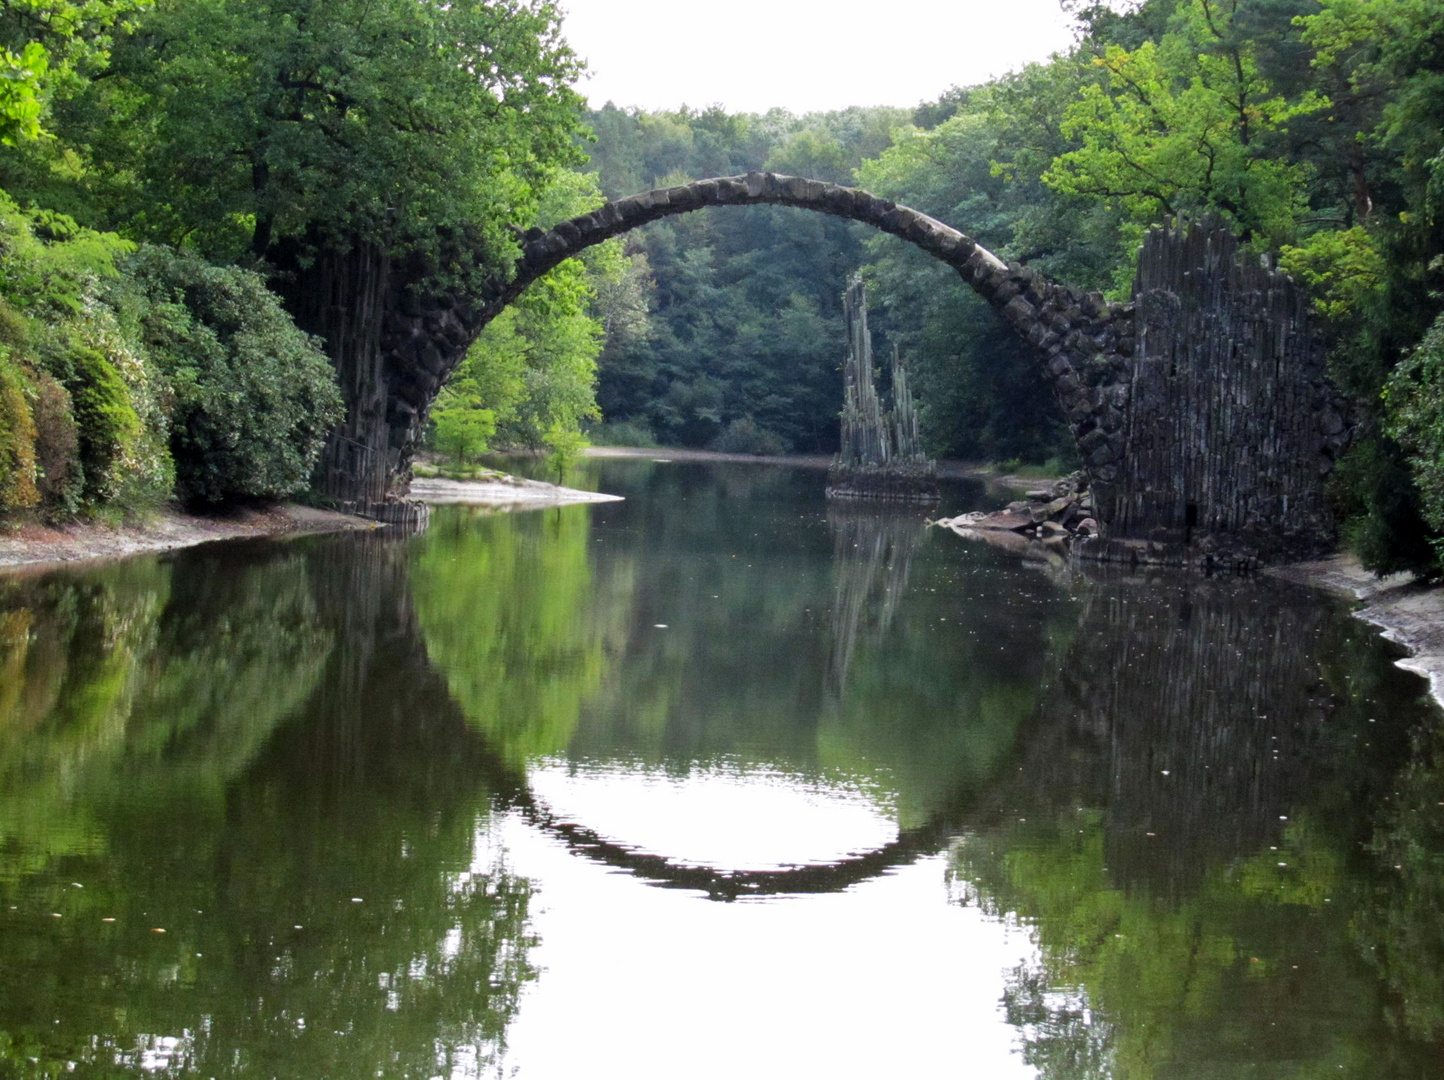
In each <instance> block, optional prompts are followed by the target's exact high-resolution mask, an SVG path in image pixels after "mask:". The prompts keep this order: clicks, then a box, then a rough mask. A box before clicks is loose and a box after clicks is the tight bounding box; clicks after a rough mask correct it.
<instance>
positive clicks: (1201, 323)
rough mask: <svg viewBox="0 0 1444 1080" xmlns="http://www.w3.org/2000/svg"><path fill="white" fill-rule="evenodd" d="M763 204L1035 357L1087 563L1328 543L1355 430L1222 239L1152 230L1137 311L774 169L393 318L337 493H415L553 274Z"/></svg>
mask: <svg viewBox="0 0 1444 1080" xmlns="http://www.w3.org/2000/svg"><path fill="white" fill-rule="evenodd" d="M753 204H773V205H780V206H791V207H797V208H800V209H804V210H812V211H816V212H820V213H824V214H831V215H834V216H837V217H845V218H850V219H852V220H854V221H860V222H863V223H864V224H867V225H871V226H873V227H874V228H877V229H880V230H881V231H883V232H887V233H891V234H893V235H894V236H897V237H900V238H901V239H903V240H906V241H908V242H909V243H912V244H914V245H915V246H917V247H918V248H921V249H922V250H923V251H925V252H927V253H928V254H929V255H932V256H933V257H935V258H937V259H939V260H940V261H942V262H944V263H946V264H947V265H948V266H951V267H952V268H953V269H955V270H956V271H957V272H958V274H959V275H960V276H961V277H962V279H963V281H965V282H966V283H967V284H968V285H969V286H970V287H971V288H972V289H973V290H974V291H975V292H977V293H978V295H980V296H981V297H982V298H983V299H984V300H986V301H987V302H988V303H989V304H991V305H992V306H993V307H994V308H995V309H996V310H997V311H998V313H999V315H1000V316H1001V317H1002V318H1003V319H1004V321H1005V322H1007V323H1008V325H1010V326H1011V327H1012V328H1013V329H1014V330H1015V331H1016V332H1017V333H1018V334H1019V335H1020V336H1021V337H1022V338H1023V339H1024V340H1025V341H1026V342H1027V343H1028V344H1029V345H1030V346H1031V347H1032V350H1033V352H1034V353H1035V354H1036V356H1037V358H1038V361H1039V363H1040V364H1041V365H1042V367H1043V370H1044V372H1045V373H1046V377H1047V379H1048V380H1049V381H1050V382H1051V385H1052V387H1053V390H1054V393H1055V395H1056V397H1057V400H1058V403H1059V405H1060V407H1061V408H1062V411H1063V415H1064V416H1065V417H1066V420H1067V423H1068V426H1069V428H1070V430H1071V432H1072V434H1073V437H1074V439H1075V440H1076V441H1077V445H1078V450H1079V454H1080V457H1081V459H1082V461H1083V464H1084V469H1085V471H1086V472H1087V474H1088V476H1089V479H1090V482H1091V485H1092V488H1093V494H1094V504H1095V506H1096V508H1097V511H1096V512H1097V515H1098V518H1099V523H1100V526H1101V529H1102V537H1101V538H1100V539H1099V540H1096V541H1093V542H1092V545H1091V546H1092V554H1094V555H1096V556H1100V557H1104V558H1117V559H1124V560H1129V561H1137V560H1139V559H1143V560H1145V561H1175V562H1177V561H1200V562H1206V563H1208V564H1216V563H1223V564H1229V563H1234V564H1237V563H1239V562H1242V563H1245V564H1252V563H1254V562H1257V561H1259V560H1260V559H1262V560H1267V559H1270V558H1279V557H1296V556H1301V555H1306V554H1311V553H1314V552H1317V551H1319V550H1321V549H1323V548H1326V547H1327V546H1328V545H1329V544H1330V543H1331V542H1332V538H1333V522H1332V519H1331V517H1330V514H1329V510H1328V505H1327V500H1326V498H1325V495H1324V491H1323V478H1324V477H1325V475H1326V474H1327V472H1328V471H1329V469H1330V468H1331V466H1332V463H1333V461H1334V459H1335V457H1336V456H1337V455H1338V453H1339V452H1340V450H1341V449H1342V448H1343V446H1344V444H1345V442H1346V440H1347V437H1348V431H1347V427H1346V423H1345V420H1344V416H1343V413H1342V411H1341V408H1340V405H1339V400H1338V397H1337V395H1336V394H1335V393H1334V391H1333V390H1332V389H1331V388H1330V387H1329V385H1328V383H1327V381H1326V379H1325V377H1324V357H1323V350H1322V348H1321V345H1320V343H1319V340H1318V338H1317V335H1315V334H1314V333H1313V332H1312V331H1311V329H1310V327H1309V320H1308V300H1307V298H1306V297H1305V296H1304V295H1303V293H1302V291H1301V290H1299V289H1298V288H1297V287H1296V286H1295V285H1294V283H1293V282H1292V280H1291V279H1289V278H1287V277H1286V276H1284V275H1281V274H1276V273H1273V272H1271V271H1269V270H1268V269H1267V268H1265V267H1262V266H1258V265H1254V266H1250V265H1248V264H1247V263H1246V262H1244V261H1241V260H1240V258H1239V255H1238V252H1237V247H1236V243H1235V241H1234V240H1233V238H1232V237H1231V236H1230V235H1229V234H1228V233H1226V232H1224V231H1221V230H1218V229H1216V228H1212V227H1210V226H1208V225H1192V226H1190V225H1186V224H1180V225H1178V226H1177V227H1175V228H1173V229H1170V230H1159V231H1156V232H1155V233H1153V234H1152V235H1151V236H1150V237H1149V238H1148V240H1147V242H1146V243H1145V246H1144V251H1143V253H1142V257H1141V259H1140V271H1139V275H1138V279H1137V281H1136V283H1135V288H1134V297H1133V301H1132V302H1130V303H1127V304H1115V303H1108V302H1105V301H1104V299H1103V297H1102V296H1101V295H1100V294H1098V293H1084V292H1081V291H1079V290H1077V289H1074V288H1071V287H1069V286H1067V285H1064V284H1061V283H1058V282H1054V281H1051V280H1049V279H1048V278H1046V277H1044V276H1043V275H1041V274H1039V273H1037V272H1035V271H1034V270H1032V269H1030V268H1028V267H1027V266H1022V265H1019V264H1017V263H1006V262H1004V261H1003V260H1002V259H1000V258H998V256H996V255H994V254H993V253H992V252H990V251H988V250H987V249H986V248H984V247H982V246H981V245H980V244H978V243H977V242H976V241H974V240H973V239H971V238H970V237H968V236H966V235H964V234H963V233H961V232H959V231H958V230H957V229H954V228H951V227H950V226H948V225H945V224H943V223H942V222H939V221H936V220H934V219H933V218H931V217H928V216H927V215H926V214H922V213H919V212H918V211H916V210H912V209H909V208H908V207H906V206H899V205H898V204H896V203H893V202H890V201H889V200H887V199H881V198H878V197H876V196H874V195H870V194H869V193H867V192H865V191H861V190H858V189H855V188H849V187H843V186H840V185H836V184H828V183H822V182H820V181H816V180H808V179H803V178H800V177H794V176H782V175H778V174H775V173H767V172H754V173H748V174H747V175H745V176H730V177H720V178H715V179H708V180H699V181H696V182H695V183H690V184H683V185H679V186H676V187H669V188H660V189H657V190H654V191H648V192H644V193H642V194H640V195H633V196H630V197H628V198H624V199H619V200H617V201H615V202H609V203H607V204H606V205H604V206H602V207H600V208H599V209H597V210H594V211H592V212H591V213H588V214H583V215H581V216H579V217H576V218H572V219H571V220H569V221H564V222H562V223H561V224H559V225H557V226H556V227H554V228H553V229H551V230H550V231H543V230H540V229H532V230H531V231H529V232H527V233H526V234H524V235H523V236H522V255H521V258H520V259H519V260H518V261H517V263H516V267H515V270H514V273H513V274H512V276H511V279H510V280H508V281H502V280H499V279H497V278H494V277H493V278H488V279H487V281H486V284H485V287H484V288H483V290H482V293H481V295H480V296H475V297H470V298H466V300H465V301H464V302H458V301H457V300H456V299H454V298H451V299H448V298H425V299H417V300H414V301H412V302H410V303H406V304H400V305H398V306H396V307H395V308H393V309H392V310H391V311H390V313H389V314H388V315H387V317H386V319H385V322H384V324H383V325H382V326H381V328H380V334H379V340H378V341H377V352H378V354H379V355H378V357H377V360H378V365H377V367H378V368H379V370H378V371H377V375H379V378H373V379H371V380H370V386H369V397H368V394H367V393H363V392H361V391H359V390H358V388H357V386H355V385H347V384H348V380H347V379H346V378H345V373H344V372H343V380H342V382H343V390H345V391H346V393H347V395H348V399H349V400H348V416H347V420H346V422H345V424H344V426H343V429H342V430H341V431H340V432H338V433H337V435H336V436H335V437H334V438H333V440H332V443H331V445H330V446H329V447H328V452H327V460H326V473H325V479H324V486H325V488H326V489H327V491H328V492H330V493H331V494H333V495H336V496H338V497H340V498H342V499H349V500H353V501H359V502H365V501H368V500H369V501H373V502H375V501H379V500H383V499H386V498H394V497H395V496H397V495H398V494H402V493H404V490H405V486H406V484H407V483H408V481H409V478H410V462H411V455H412V452H413V449H414V447H415V444H416V441H417V439H418V437H419V435H420V433H421V429H422V425H423V424H424V422H425V418H426V415H427V412H428V410H429V408H430V406H431V403H432V401H433V400H434V399H435V396H436V394H437V393H438V392H439V390H440V389H441V387H442V385H443V384H444V382H445V381H446V379H447V377H448V376H449V375H450V374H451V372H452V371H453V370H455V368H456V366H457V365H458V364H459V363H460V362H461V360H462V358H463V357H464V356H465V353H466V349H467V348H468V347H469V346H470V344H471V342H472V341H474V340H475V338H476V335H477V334H479V333H480V332H481V330H482V329H483V328H484V327H485V326H486V324H487V323H488V322H490V321H491V320H492V319H493V318H495V317H496V315H497V314H498V313H500V312H501V311H502V310H503V309H504V308H505V307H506V306H507V305H508V304H510V303H511V302H512V301H514V300H515V299H516V298H517V297H519V296H520V295H521V293H522V292H523V291H524V290H525V289H526V288H527V286H528V285H530V284H531V283H532V282H534V281H536V280H537V279H538V278H539V277H541V276H542V275H543V274H545V273H546V272H547V271H549V270H551V269H552V268H554V267H556V266H557V265H559V264H560V263H562V262H563V261H565V260H566V259H568V258H571V257H572V256H574V255H577V254H579V253H580V252H581V251H582V250H584V249H585V248H587V247H589V246H591V245H593V244H597V243H600V242H602V241H604V240H607V239H610V238H611V237H614V236H618V235H620V234H622V233H625V232H628V231H630V230H632V229H635V228H638V227H639V226H642V225H646V224H648V223H649V222H652V221H657V220H659V219H661V218H665V217H670V216H672V215H676V214H683V213H689V212H691V211H694V210H701V209H704V208H707V207H714V206H747V205H753ZM351 382H352V383H354V382H355V380H351ZM362 389H367V388H362Z"/></svg>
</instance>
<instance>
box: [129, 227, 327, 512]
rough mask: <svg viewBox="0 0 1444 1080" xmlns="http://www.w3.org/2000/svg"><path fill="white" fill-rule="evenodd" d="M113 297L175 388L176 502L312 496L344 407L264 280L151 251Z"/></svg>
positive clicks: (308, 340)
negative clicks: (311, 485)
mask: <svg viewBox="0 0 1444 1080" xmlns="http://www.w3.org/2000/svg"><path fill="white" fill-rule="evenodd" d="M122 274H123V277H122V280H121V281H120V282H116V283H111V284H110V285H109V287H108V290H107V295H108V297H109V298H110V299H111V302H112V304H113V305H114V306H115V307H116V309H117V310H118V311H119V312H120V313H121V318H122V321H123V322H124V323H125V325H126V328H127V330H128V331H129V332H130V334H131V335H132V336H133V337H134V338H135V339H136V340H139V341H140V342H142V343H143V344H144V346H145V348H146V349H147V351H148V352H149V354H150V355H151V357H152V358H153V361H154V363H155V364H156V366H157V368H158V369H159V371H160V372H161V373H162V374H163V375H164V376H165V378H166V380H167V382H168V384H169V393H170V399H169V416H170V449H171V454H172V456H173V457H174V459H175V471H176V493H177V495H179V496H180V497H181V498H182V499H185V500H188V501H195V500H199V501H206V502H222V501H225V500H227V499H232V498H236V497H239V496H261V497H267V498H276V497H280V496H284V495H290V494H293V493H294V492H297V491H300V490H301V489H302V488H304V487H306V485H307V483H308V482H309V480H310V477H311V472H312V470H313V469H314V467H315V465H316V461H317V459H318V458H319V457H320V455H321V450H322V448H323V447H324V446H325V442H326V437H327V435H328V434H329V432H330V430H331V429H332V428H333V427H334V426H335V425H336V424H337V423H339V422H340V420H341V417H342V415H343V404H342V400H341V394H340V391H339V390H338V389H337V387H336V380H335V375H334V374H333V372H332V368H331V364H330V361H329V360H328V359H327V358H326V355H325V353H323V352H322V351H321V348H320V346H319V343H318V342H317V341H316V340H315V339H314V338H312V337H310V336H309V335H307V334H304V333H302V332H301V331H300V330H298V329H297V328H296V325H295V324H294V323H293V322H292V321H291V318H290V316H289V315H287V314H286V312H285V310H284V309H283V308H282V307H281V304H280V301H279V300H277V299H276V297H275V295H274V294H272V293H271V292H270V290H268V289H267V288H266V286H265V283H264V281H263V280H262V279H261V277H260V276H259V275H258V274H254V273H251V272H249V271H246V270H240V269H237V268H235V267H222V266H212V265H210V264H208V263H206V262H203V261H202V260H200V259H197V258H194V257H192V256H187V255H177V254H174V253H173V252H170V251H167V250H164V249H161V248H156V247H143V248H141V249H140V250H139V251H138V252H136V254H135V255H133V256H131V257H129V258H128V259H126V260H125V261H124V262H123V264H122Z"/></svg>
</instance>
